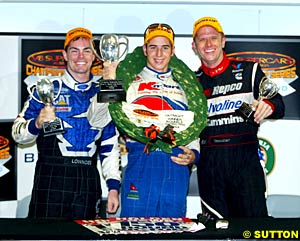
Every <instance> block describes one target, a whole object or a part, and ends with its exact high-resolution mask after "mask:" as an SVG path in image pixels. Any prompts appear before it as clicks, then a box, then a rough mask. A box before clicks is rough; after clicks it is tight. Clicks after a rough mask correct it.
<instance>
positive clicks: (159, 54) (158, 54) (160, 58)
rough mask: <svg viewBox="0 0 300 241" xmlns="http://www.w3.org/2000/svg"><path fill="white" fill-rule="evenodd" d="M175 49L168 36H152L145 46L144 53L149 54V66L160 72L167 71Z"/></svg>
mask: <svg viewBox="0 0 300 241" xmlns="http://www.w3.org/2000/svg"><path fill="white" fill-rule="evenodd" d="M174 49H175V48H174V46H172V45H171V43H170V41H169V39H167V38H166V37H161V36H158V37H154V38H152V39H151V40H149V42H148V43H147V44H146V45H144V46H143V50H144V54H145V56H147V66H148V67H149V68H151V69H153V70H155V71H157V72H159V73H162V72H167V70H168V66H169V62H170V59H171V57H172V56H173V55H174Z"/></svg>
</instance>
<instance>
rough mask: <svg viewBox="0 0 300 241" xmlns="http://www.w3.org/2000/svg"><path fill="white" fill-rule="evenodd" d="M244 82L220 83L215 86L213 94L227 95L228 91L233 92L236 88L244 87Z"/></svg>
mask: <svg viewBox="0 0 300 241" xmlns="http://www.w3.org/2000/svg"><path fill="white" fill-rule="evenodd" d="M242 86H243V84H242V83H234V84H230V85H218V86H216V87H214V88H213V92H212V95H220V94H223V95H226V93H227V92H232V91H236V90H240V89H241V88H242Z"/></svg>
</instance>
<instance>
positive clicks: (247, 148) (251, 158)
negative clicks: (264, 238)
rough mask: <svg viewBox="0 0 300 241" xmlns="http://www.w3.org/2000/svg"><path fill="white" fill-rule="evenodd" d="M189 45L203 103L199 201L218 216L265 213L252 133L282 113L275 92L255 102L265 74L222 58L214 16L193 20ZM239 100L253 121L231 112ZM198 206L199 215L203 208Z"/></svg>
mask: <svg viewBox="0 0 300 241" xmlns="http://www.w3.org/2000/svg"><path fill="white" fill-rule="evenodd" d="M192 46H193V49H194V50H195V52H196V53H198V55H199V56H200V58H201V67H200V68H199V70H198V71H196V75H197V78H198V80H199V81H200V83H201V85H202V86H203V89H204V93H205V95H206V97H207V103H208V123H207V126H206V128H205V129H204V130H203V131H202V133H201V135H200V145H201V148H200V150H201V155H200V162H199V164H198V167H197V170H198V184H199V192H200V196H201V199H202V200H203V201H204V203H206V204H207V205H208V206H210V207H211V208H213V209H214V210H215V211H217V212H218V213H219V214H220V215H221V216H222V217H263V216H267V215H268V213H267V207H266V198H265V191H266V186H265V177H264V171H263V168H262V166H261V164H260V160H259V155H258V149H259V142H258V138H257V132H258V127H259V123H260V122H261V121H262V120H263V119H265V118H272V119H277V118H281V117H283V115H284V104H283V101H282V97H281V95H280V94H276V95H275V96H274V97H272V98H271V99H268V100H266V99H265V100H263V101H257V99H258V93H259V83H260V82H261V81H262V79H264V78H265V75H264V73H263V71H262V70H261V68H260V66H259V65H258V64H257V63H254V62H246V61H233V60H229V59H228V58H227V57H226V54H225V53H224V52H223V48H224V46H225V36H224V33H223V30H222V27H221V25H220V23H219V22H218V20H217V19H215V18H213V17H203V18H200V19H199V20H197V21H196V22H195V24H194V31H193V43H192ZM242 102H246V103H251V104H252V105H253V107H255V108H256V112H255V114H254V123H251V122H249V121H246V119H244V118H242V117H241V115H239V114H237V113H236V110H237V109H238V108H239V107H240V106H241V104H242ZM202 207H203V213H204V214H205V213H206V211H207V206H204V205H202Z"/></svg>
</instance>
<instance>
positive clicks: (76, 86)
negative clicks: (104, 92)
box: [63, 69, 94, 92]
mask: <svg viewBox="0 0 300 241" xmlns="http://www.w3.org/2000/svg"><path fill="white" fill-rule="evenodd" d="M63 77H64V83H65V84H66V85H67V86H68V87H69V88H70V89H72V90H75V91H83V92H84V91H87V90H89V89H90V88H91V86H92V83H93V82H94V76H93V75H92V74H90V79H89V81H87V82H85V83H79V82H78V81H76V80H75V79H74V77H73V76H72V75H71V74H70V72H69V71H68V69H66V71H65V74H64V76H63Z"/></svg>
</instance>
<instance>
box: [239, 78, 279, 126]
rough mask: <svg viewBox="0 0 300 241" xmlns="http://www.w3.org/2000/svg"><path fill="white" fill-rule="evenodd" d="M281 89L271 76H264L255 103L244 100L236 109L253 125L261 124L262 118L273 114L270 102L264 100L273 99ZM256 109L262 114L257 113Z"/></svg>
mask: <svg viewBox="0 0 300 241" xmlns="http://www.w3.org/2000/svg"><path fill="white" fill-rule="evenodd" d="M278 91H279V88H278V86H277V85H276V84H275V83H274V82H273V81H272V80H270V79H269V78H267V77H264V78H263V79H262V81H261V82H260V84H259V96H258V99H257V100H254V102H253V104H248V103H245V102H243V103H242V104H241V106H240V107H239V108H238V109H237V110H236V113H237V114H238V115H240V116H241V117H243V119H244V120H245V121H246V122H249V123H251V124H253V125H259V124H258V123H259V122H260V120H262V119H264V118H266V117H268V116H269V115H270V114H272V109H271V107H270V106H269V105H268V104H265V105H263V102H262V100H265V99H271V98H272V97H274V96H275V95H276V94H277V93H278ZM256 111H257V112H258V111H259V112H260V113H261V114H260V115H258V114H256Z"/></svg>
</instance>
